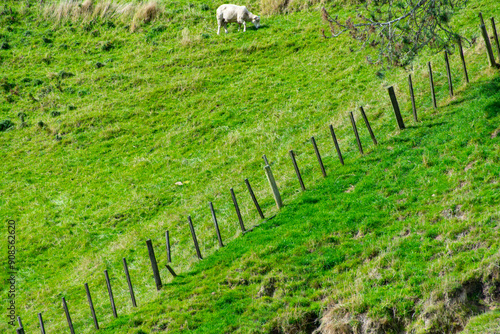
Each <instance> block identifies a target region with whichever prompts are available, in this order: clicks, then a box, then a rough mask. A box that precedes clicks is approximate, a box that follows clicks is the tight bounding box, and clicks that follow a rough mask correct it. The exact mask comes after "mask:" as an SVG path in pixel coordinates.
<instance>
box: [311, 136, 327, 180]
mask: <svg viewBox="0 0 500 334" xmlns="http://www.w3.org/2000/svg"><path fill="white" fill-rule="evenodd" d="M311 143H312V144H313V147H314V153H316V158H317V159H318V163H319V166H320V167H321V173H322V174H323V177H326V170H325V166H324V165H323V160H321V155H320V154H319V150H318V145H316V140H315V139H314V137H311Z"/></svg>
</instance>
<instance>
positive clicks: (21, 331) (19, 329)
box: [16, 327, 25, 334]
mask: <svg viewBox="0 0 500 334" xmlns="http://www.w3.org/2000/svg"><path fill="white" fill-rule="evenodd" d="M16 334H25V333H24V328H22V327H20V328H18V329H16Z"/></svg>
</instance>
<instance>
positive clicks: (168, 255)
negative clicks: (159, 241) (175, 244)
mask: <svg viewBox="0 0 500 334" xmlns="http://www.w3.org/2000/svg"><path fill="white" fill-rule="evenodd" d="M165 245H166V247H167V263H170V262H172V254H171V252H170V233H169V232H168V231H166V232H165Z"/></svg>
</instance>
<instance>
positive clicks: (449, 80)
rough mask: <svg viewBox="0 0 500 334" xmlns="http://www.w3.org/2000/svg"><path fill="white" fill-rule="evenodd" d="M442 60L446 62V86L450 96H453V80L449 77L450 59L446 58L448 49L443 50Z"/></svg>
mask: <svg viewBox="0 0 500 334" xmlns="http://www.w3.org/2000/svg"><path fill="white" fill-rule="evenodd" d="M444 61H445V62H446V74H447V76H448V88H449V90H450V96H451V97H453V81H452V79H451V70H450V60H449V59H448V51H444Z"/></svg>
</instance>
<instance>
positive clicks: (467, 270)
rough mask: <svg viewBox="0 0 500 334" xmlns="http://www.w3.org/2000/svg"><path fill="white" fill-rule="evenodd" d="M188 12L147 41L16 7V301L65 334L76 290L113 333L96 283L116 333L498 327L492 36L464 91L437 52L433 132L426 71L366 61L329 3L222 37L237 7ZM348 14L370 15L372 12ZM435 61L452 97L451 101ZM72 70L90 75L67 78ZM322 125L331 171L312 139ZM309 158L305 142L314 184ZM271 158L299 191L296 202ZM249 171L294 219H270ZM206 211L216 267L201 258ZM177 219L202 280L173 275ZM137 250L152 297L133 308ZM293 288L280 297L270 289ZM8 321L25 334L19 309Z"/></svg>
mask: <svg viewBox="0 0 500 334" xmlns="http://www.w3.org/2000/svg"><path fill="white" fill-rule="evenodd" d="M479 3H480V2H479V1H473V2H471V3H470V4H469V7H468V8H467V10H466V11H464V12H462V13H459V14H458V16H457V17H456V22H460V25H461V28H460V29H461V30H462V31H463V32H464V33H467V34H469V35H470V34H474V35H476V36H477V35H478V29H477V24H478V23H477V18H476V15H477V10H478V8H479V7H478V6H479ZM168 6H170V7H167V9H166V14H165V15H164V16H163V18H162V19H161V20H158V21H155V22H153V23H152V24H149V25H144V26H142V27H141V28H140V29H139V31H137V32H135V33H130V32H129V28H128V27H127V26H125V24H123V23H116V26H115V27H112V25H110V24H109V23H107V22H101V21H97V23H96V24H95V25H94V26H92V29H87V23H80V22H76V23H71V24H70V23H65V24H62V25H55V24H54V22H52V21H44V20H41V19H39V18H38V17H37V8H36V7H34V8H32V9H30V11H29V12H27V13H25V14H24V16H22V15H21V14H18V16H17V18H18V19H17V22H14V23H12V22H10V21H11V19H10V18H9V17H8V16H5V15H3V16H0V19H1V20H2V21H1V22H2V28H1V29H0V34H1V39H2V41H6V42H7V43H8V44H9V46H10V49H8V50H1V51H0V62H1V68H2V72H1V73H0V77H1V78H2V79H1V80H2V82H1V83H2V87H4V89H3V90H2V93H1V94H2V96H1V98H2V99H3V101H4V102H2V104H1V105H0V120H3V119H10V120H11V121H12V122H14V123H15V128H13V129H12V130H10V131H6V132H2V133H1V134H0V138H1V139H0V140H1V145H0V147H1V152H2V156H3V158H4V159H3V160H4V162H3V163H2V167H1V172H2V176H3V177H2V179H1V184H0V194H1V197H0V212H1V217H2V218H3V219H5V220H6V219H15V220H16V221H17V247H18V253H17V259H18V261H19V262H18V268H19V273H18V276H17V279H18V282H17V283H18V285H17V289H18V295H17V299H16V301H17V306H18V315H20V316H21V317H22V318H23V320H24V323H25V324H26V327H27V330H26V331H27V332H35V331H37V330H38V329H37V326H36V313H38V312H43V314H44V319H45V320H46V328H47V331H48V332H62V331H66V328H67V325H66V323H65V319H64V315H63V312H62V308H61V297H62V296H65V297H66V299H67V300H68V303H69V307H70V311H71V314H72V317H73V320H74V322H75V327H76V330H77V332H78V333H90V332H93V329H92V321H91V318H90V312H89V310H88V306H87V304H86V297H85V292H84V289H83V284H84V283H85V282H88V283H89V285H90V288H91V291H92V295H93V298H94V303H95V304H96V310H97V313H98V317H99V320H100V322H101V325H102V327H103V332H106V333H141V331H144V332H152V331H154V330H168V331H170V332H181V331H185V332H187V331H190V332H198V333H230V332H231V333H234V332H236V333H252V332H255V333H262V332H264V333H273V332H279V331H281V332H285V333H299V332H311V330H312V329H315V328H317V327H318V326H319V325H320V324H322V326H323V328H325V329H328V330H330V332H335V330H337V331H340V329H342V328H343V327H342V326H351V327H352V328H354V327H356V326H363V325H364V326H368V325H369V323H370V321H371V326H374V327H373V328H376V326H381V327H380V329H381V330H383V331H386V332H391V331H392V332H397V331H398V330H400V329H401V328H403V327H404V328H406V329H407V330H410V329H414V330H415V331H416V332H422V333H423V332H426V333H429V332H432V333H442V332H454V331H456V330H457V329H461V328H464V327H466V325H467V321H468V320H469V318H470V317H473V316H476V315H479V316H477V317H476V318H473V320H472V321H471V322H469V324H468V325H467V327H466V329H467V330H468V331H469V332H470V333H474V331H475V330H476V332H478V331H479V332H481V331H485V330H489V329H492V331H493V332H494V328H495V324H497V323H498V315H497V314H496V313H498V312H497V311H490V310H494V309H496V308H497V307H498V298H499V297H498V291H497V290H495V289H497V288H496V287H497V286H499V284H500V283H499V275H498V266H499V264H500V262H499V258H498V249H499V244H498V241H497V240H498V229H497V228H498V222H499V212H498V204H499V199H500V198H499V195H498V194H499V193H500V192H499V183H498V182H499V180H498V177H499V171H500V169H499V167H498V163H499V153H500V152H499V147H500V146H499V139H498V138H499V137H498V136H496V137H494V136H493V137H492V134H493V133H494V131H495V130H497V131H498V129H499V121H500V116H499V115H498V110H499V104H500V95H499V91H500V89H499V88H500V81H499V79H498V73H496V72H494V71H492V70H489V69H488V68H487V60H486V56H485V52H484V46H483V43H481V42H480V40H479V39H478V43H477V44H476V45H474V46H473V47H471V48H469V49H467V50H466V58H467V62H468V66H469V74H470V77H471V79H472V81H473V82H472V84H471V85H469V86H465V85H464V84H463V81H464V80H463V74H462V72H461V67H460V63H459V57H458V55H457V54H454V55H453V56H452V58H451V60H452V71H453V76H454V78H455V86H456V87H455V88H456V91H457V92H458V96H456V97H454V98H452V99H450V98H448V97H447V87H446V76H445V70H444V69H445V68H444V61H443V59H442V56H441V55H439V56H436V57H431V56H430V55H428V54H425V55H423V56H422V57H421V58H420V59H419V60H417V61H416V62H415V64H414V65H413V69H412V71H411V73H412V74H413V77H414V85H415V91H416V94H417V107H418V110H419V115H420V117H421V119H422V122H421V123H417V124H415V123H413V122H412V121H411V117H410V108H411V107H410V104H409V100H408V96H407V86H406V75H407V72H406V71H405V70H404V69H392V70H381V71H379V72H378V74H377V68H376V67H374V66H370V65H368V64H367V62H366V56H367V55H368V54H369V53H370V51H369V50H368V51H355V50H356V49H357V45H356V44H355V43H353V42H351V41H350V40H348V39H340V40H336V39H334V40H331V39H328V40H324V39H322V38H321V37H320V29H321V28H323V27H324V25H323V23H322V22H321V21H320V15H319V13H318V12H317V11H315V10H310V11H305V12H300V13H293V14H290V15H284V16H270V17H266V18H263V20H262V22H263V25H264V26H263V28H262V29H259V30H254V29H249V30H248V31H247V32H246V33H244V34H243V33H237V32H236V31H235V28H234V26H233V27H231V29H230V34H228V35H221V36H217V35H216V34H215V32H216V24H215V22H214V21H215V20H214V18H213V16H214V15H213V12H214V10H215V8H216V7H217V5H216V4H215V3H209V7H210V10H208V11H204V10H202V8H203V7H202V3H197V2H196V3H193V4H192V6H190V5H188V4H187V3H181V2H180V3H176V4H171V5H168ZM253 6H254V7H253V8H252V11H255V12H257V13H258V4H253ZM18 8H20V6H18ZM178 9H181V10H182V11H179V10H178ZM499 9H500V7H499V5H498V4H497V3H496V2H494V1H487V2H484V1H483V2H481V8H480V10H482V11H483V14H484V15H485V17H490V16H491V15H497V14H498V13H499V12H500V11H499ZM344 10H345V12H343V13H341V14H342V15H349V12H350V10H352V8H346V9H344ZM14 16H15V15H14ZM186 29H189V31H188V30H186ZM96 31H97V32H96ZM351 49H352V50H353V51H350V50H351ZM428 60H432V61H433V66H434V70H435V73H434V75H435V82H436V86H437V89H438V99H439V101H440V107H439V109H438V110H436V111H434V110H432V107H431V100H430V96H429V88H428V81H427V80H428V78H427V76H426V61H428ZM97 63H101V64H104V66H103V67H100V68H98V66H96V64H97ZM62 71H65V72H67V73H72V74H74V76H70V77H67V78H62V77H63V76H64V75H63V72H62ZM57 78H60V79H59V82H60V88H61V90H62V91H61V90H59V89H58V88H57V86H58V85H59V83H58V79H57ZM389 85H394V86H395V89H396V93H397V95H398V98H399V101H400V104H401V107H402V110H403V112H404V113H405V114H404V117H405V122H406V123H407V125H408V129H407V130H405V131H397V130H396V124H395V120H394V119H393V115H392V111H391V106H390V102H389V99H388V96H387V92H386V87H387V86H389ZM29 94H31V95H32V96H33V97H34V98H35V99H36V100H38V101H37V102H34V101H33V100H32V99H31V98H30V97H29ZM360 105H363V106H364V107H365V110H366V112H367V114H368V117H369V118H370V121H371V122H372V126H373V128H374V131H375V135H376V136H377V138H378V140H379V142H380V144H379V145H378V146H377V147H373V146H372V145H371V144H370V143H371V142H370V139H369V136H368V133H367V131H365V128H364V125H363V124H361V123H359V122H362V120H361V119H360V118H359V119H358V126H359V130H360V133H361V136H362V141H363V144H364V147H365V151H366V153H367V154H366V156H364V157H362V158H360V157H359V154H358V153H357V151H356V150H357V149H356V147H355V142H354V139H353V136H352V134H351V130H350V123H349V120H348V118H347V115H346V111H349V110H355V109H356V107H358V106H360ZM20 112H23V113H24V114H25V115H26V116H25V122H26V124H25V126H21V120H20V119H19V118H18V116H17V115H18V114H19V113H20ZM58 113H59V114H58ZM356 117H358V115H357V116H356ZM40 121H41V122H43V124H44V125H43V126H39V125H38V124H39V122H40ZM330 123H332V124H333V125H334V126H335V129H336V131H337V136H338V137H339V139H340V145H341V149H342V150H343V153H344V158H345V160H346V165H345V166H343V167H341V166H340V164H339V163H338V160H337V158H336V154H335V152H334V149H333V145H332V143H331V138H330V137H329V133H328V129H327V126H328V125H329V124H330ZM313 135H314V136H315V137H316V140H317V141H318V145H319V148H320V151H321V153H322V156H323V158H324V161H325V165H326V168H327V173H328V177H327V178H326V179H325V180H323V178H322V177H321V173H320V170H319V166H318V165H317V162H316V161H315V157H314V153H313V150H312V147H311V144H310V143H309V141H308V139H309V138H310V136H313ZM290 149H294V150H295V151H296V152H297V154H298V155H297V160H298V163H299V166H300V167H301V171H302V173H303V176H304V181H305V183H306V187H307V188H308V191H307V192H306V193H304V194H301V193H300V191H299V189H300V188H299V186H298V182H297V180H296V179H295V175H294V172H293V168H292V165H291V162H290V159H289V156H288V150H290ZM262 154H266V155H267V156H268V158H269V159H270V162H271V165H272V168H273V172H274V174H275V176H276V178H277V182H278V185H279V187H280V189H281V191H282V196H283V198H284V201H285V205H286V206H285V208H284V209H283V210H282V211H281V212H279V213H277V210H276V208H275V205H274V202H273V200H272V197H271V195H270V192H269V189H268V185H267V181H266V179H265V175H264V171H263V168H262V167H263V161H262V159H261V156H262ZM246 177H248V178H249V179H250V182H251V183H252V185H253V187H254V190H255V192H256V195H257V198H258V199H259V201H260V203H261V205H262V207H263V209H264V211H265V214H266V216H267V217H272V216H274V215H276V216H275V217H274V218H272V219H270V220H267V221H265V222H261V221H259V219H258V215H257V213H256V211H255V209H254V207H253V204H252V203H251V200H250V198H249V196H248V195H247V193H246V189H245V186H244V184H243V179H244V178H246ZM178 181H182V182H183V185H182V186H178V185H176V184H175V183H176V182H178ZM230 187H234V189H235V191H236V194H237V196H238V200H239V203H240V207H241V209H242V213H243V217H244V220H245V223H246V225H247V227H251V226H253V225H257V224H260V226H259V227H257V228H255V229H254V230H253V231H252V232H251V233H248V234H246V235H244V236H241V235H240V232H239V231H238V229H239V227H238V224H237V218H236V214H235V212H234V209H233V207H232V202H231V199H230V194H229V188H230ZM208 201H212V202H214V206H215V208H216V211H217V216H218V218H219V224H220V226H221V232H222V236H223V239H224V241H225V243H226V244H227V247H225V248H224V249H223V250H217V239H216V237H215V233H214V231H213V225H212V223H211V221H210V212H209V210H208V204H207V202H208ZM187 215H191V216H192V218H193V221H194V224H195V228H196V232H197V234H198V238H199V240H200V246H201V251H202V254H203V256H204V258H205V259H204V260H203V261H201V262H199V263H198V261H197V260H196V257H195V252H194V249H193V246H192V241H191V236H190V234H189V230H188V226H187ZM165 230H170V234H171V239H172V241H173V245H172V251H173V266H174V269H175V270H176V271H177V272H178V273H179V274H180V275H179V277H177V278H176V279H173V280H172V279H171V278H169V276H168V272H167V270H166V269H165V268H164V264H165V263H166V254H165V246H164V233H165ZM149 238H151V239H152V240H153V243H154V245H155V251H156V254H157V258H158V260H159V262H160V269H161V275H162V278H163V279H164V281H165V283H166V285H165V287H164V288H163V290H162V291H161V292H159V293H157V292H155V288H154V281H153V279H152V277H151V276H152V275H151V271H150V268H149V259H148V258H147V249H146V245H145V240H146V239H149ZM122 257H126V258H127V260H128V262H129V267H130V270H131V275H132V280H133V283H134V286H135V289H136V295H137V299H138V304H139V308H138V309H137V310H133V309H132V308H131V307H130V306H129V305H130V302H129V299H128V296H127V291H126V282H125V280H124V277H123V275H122V269H121V258H122ZM2 261H3V259H2ZM105 269H108V271H109V272H110V275H111V278H112V283H113V288H114V292H115V295H116V299H117V305H118V308H119V309H118V313H119V318H118V319H117V320H113V319H112V315H111V312H110V311H111V310H110V309H109V308H110V307H109V300H107V293H106V290H105V286H104V275H103V273H102V272H103V271H104V270H105ZM0 278H1V279H2V280H4V279H5V278H6V274H4V273H2V275H1V277H0ZM272 282H274V284H273V283H272ZM273 285H274V286H275V289H274V292H273V293H271V292H269V294H270V296H261V297H258V292H259V290H260V289H261V288H262V287H263V286H267V287H268V289H267V291H271V290H273V289H271V288H270V287H271V286H273ZM2 289H3V290H2V296H3V297H2V298H3V302H7V299H6V292H5V291H6V290H5V288H4V286H2ZM263 290H266V289H263ZM480 290H481V291H482V292H479V291H480ZM464 296H465V297H464ZM2 305H3V303H2ZM495 312H496V313H495ZM317 319H321V321H319V320H317ZM346 328H347V327H346ZM0 330H2V331H7V330H8V331H11V332H13V328H12V327H10V326H8V325H7V324H6V323H5V322H1V323H0Z"/></svg>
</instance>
